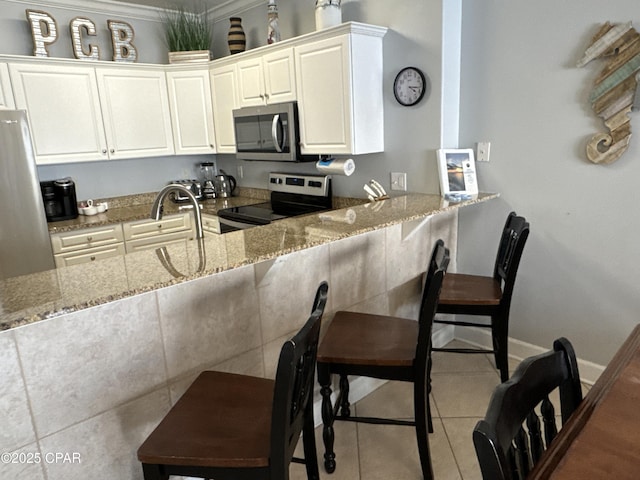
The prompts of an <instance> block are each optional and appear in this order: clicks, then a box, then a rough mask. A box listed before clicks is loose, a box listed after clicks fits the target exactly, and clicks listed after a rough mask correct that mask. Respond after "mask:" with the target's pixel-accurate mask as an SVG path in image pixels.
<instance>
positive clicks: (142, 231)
mask: <svg viewBox="0 0 640 480" xmlns="http://www.w3.org/2000/svg"><path fill="white" fill-rule="evenodd" d="M122 229H123V232H124V240H125V246H126V251H127V253H131V252H137V251H140V250H149V249H152V248H158V247H162V246H164V245H169V244H172V243H178V242H184V241H185V240H192V239H193V238H195V232H194V228H193V222H192V218H191V213H179V214H175V215H165V216H164V218H162V220H136V221H133V222H126V223H123V224H122Z"/></svg>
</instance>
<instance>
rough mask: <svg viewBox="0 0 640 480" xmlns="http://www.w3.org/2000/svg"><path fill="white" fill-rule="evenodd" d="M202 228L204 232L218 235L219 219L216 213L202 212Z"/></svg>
mask: <svg viewBox="0 0 640 480" xmlns="http://www.w3.org/2000/svg"><path fill="white" fill-rule="evenodd" d="M202 230H203V231H204V233H205V234H212V235H218V234H219V233H220V221H219V220H218V217H217V216H216V215H210V214H208V213H203V214H202Z"/></svg>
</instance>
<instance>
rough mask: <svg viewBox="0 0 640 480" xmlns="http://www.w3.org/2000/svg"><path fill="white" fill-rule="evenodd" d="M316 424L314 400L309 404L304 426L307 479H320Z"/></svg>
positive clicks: (303, 437)
mask: <svg viewBox="0 0 640 480" xmlns="http://www.w3.org/2000/svg"><path fill="white" fill-rule="evenodd" d="M314 430H315V426H314V422H313V402H309V404H308V406H307V415H306V418H305V422H304V426H303V428H302V446H303V449H304V463H305V467H306V468H307V480H320V471H319V470H318V453H317V451H316V436H315V431H314Z"/></svg>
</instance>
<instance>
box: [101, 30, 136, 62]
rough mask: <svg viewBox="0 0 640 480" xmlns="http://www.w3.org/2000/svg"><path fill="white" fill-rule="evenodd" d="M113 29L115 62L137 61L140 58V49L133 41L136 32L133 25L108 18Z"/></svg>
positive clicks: (112, 41) (112, 39)
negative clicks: (137, 48) (138, 49)
mask: <svg viewBox="0 0 640 480" xmlns="http://www.w3.org/2000/svg"><path fill="white" fill-rule="evenodd" d="M107 25H109V30H111V43H112V44H113V61H114V62H135V61H137V60H138V51H137V50H136V47H135V46H134V45H133V43H131V42H132V41H133V37H134V33H133V27H132V26H131V25H129V24H128V23H126V22H115V21H113V20H107Z"/></svg>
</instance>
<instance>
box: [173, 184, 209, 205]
mask: <svg viewBox="0 0 640 480" xmlns="http://www.w3.org/2000/svg"><path fill="white" fill-rule="evenodd" d="M171 184H178V185H182V186H183V187H185V188H188V189H189V190H191V193H193V196H194V197H196V199H197V200H202V199H203V198H204V193H203V191H202V184H201V183H200V181H199V180H196V179H190V180H172V181H170V182H169V183H168V184H167V185H171ZM169 199H171V201H173V202H175V203H187V202H189V201H190V199H189V197H188V196H187V195H185V194H184V193H182V192H181V191H179V190H172V191H171V192H169Z"/></svg>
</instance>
